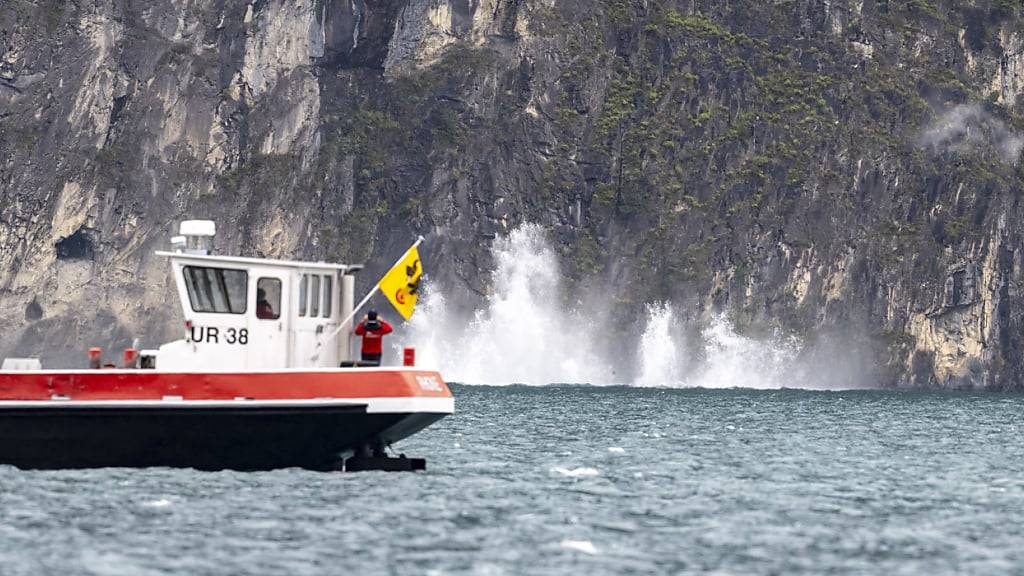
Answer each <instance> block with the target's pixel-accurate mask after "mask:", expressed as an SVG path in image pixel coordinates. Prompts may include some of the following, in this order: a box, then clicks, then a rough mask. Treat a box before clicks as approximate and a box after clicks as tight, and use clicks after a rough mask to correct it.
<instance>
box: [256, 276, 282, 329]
mask: <svg viewBox="0 0 1024 576" xmlns="http://www.w3.org/2000/svg"><path fill="white" fill-rule="evenodd" d="M256 317H257V318H259V319H260V320H277V319H278V318H280V317H281V281H280V280H278V279H277V278H260V279H259V280H258V281H257V282H256Z"/></svg>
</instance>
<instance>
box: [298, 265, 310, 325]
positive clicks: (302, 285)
mask: <svg viewBox="0 0 1024 576" xmlns="http://www.w3.org/2000/svg"><path fill="white" fill-rule="evenodd" d="M307 278H309V276H308V275H307V274H303V275H302V280H299V316H305V315H306V298H307V294H306V284H307V282H306V279H307Z"/></svg>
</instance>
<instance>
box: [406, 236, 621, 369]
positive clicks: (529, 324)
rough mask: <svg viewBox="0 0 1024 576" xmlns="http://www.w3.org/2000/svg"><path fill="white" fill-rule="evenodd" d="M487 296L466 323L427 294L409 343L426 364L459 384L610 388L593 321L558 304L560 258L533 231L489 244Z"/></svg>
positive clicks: (442, 301) (410, 327)
mask: <svg viewBox="0 0 1024 576" xmlns="http://www.w3.org/2000/svg"><path fill="white" fill-rule="evenodd" d="M492 250H493V253H494V259H495V264H496V267H495V270H494V272H493V274H492V278H491V280H492V285H493V294H491V295H490V297H489V298H488V300H487V305H486V306H485V307H484V308H482V309H480V310H478V311H477V312H476V313H475V314H474V315H473V317H472V318H470V319H468V320H461V319H459V318H458V314H456V313H449V310H448V306H446V301H445V298H444V296H443V295H442V294H438V293H436V292H431V291H430V290H427V291H425V292H427V294H426V295H425V297H424V304H423V309H422V310H421V311H419V312H418V313H417V315H416V316H414V320H413V322H411V323H410V324H409V325H408V333H407V334H408V337H407V338H406V340H407V341H412V342H413V343H414V344H415V345H416V347H417V350H418V352H417V353H418V354H422V356H421V358H422V361H423V363H424V364H425V365H432V366H438V367H440V368H441V369H442V371H443V373H444V374H445V376H446V377H447V378H448V379H450V380H453V381H457V382H476V383H487V384H517V383H518V384H550V383H589V384H607V383H611V382H612V379H613V377H614V371H613V369H612V367H611V365H610V364H609V363H607V362H605V361H604V360H603V359H602V358H601V356H600V355H599V354H598V353H597V349H598V348H597V346H596V342H595V339H594V335H596V334H600V333H601V326H600V325H599V323H598V322H597V321H596V320H594V319H592V318H588V317H587V316H585V315H584V314H582V313H581V311H579V310H574V309H566V307H565V306H563V305H562V286H561V279H562V276H561V273H560V270H559V268H558V260H557V258H556V256H555V253H554V251H553V250H552V248H551V245H550V244H549V243H548V242H547V239H546V237H545V235H544V232H543V230H542V229H541V228H540V227H539V226H531V225H527V226H523V227H521V228H519V229H517V230H515V231H514V232H512V233H511V234H509V235H508V236H507V237H505V238H499V239H497V240H496V241H495V243H494V246H493V247H492Z"/></svg>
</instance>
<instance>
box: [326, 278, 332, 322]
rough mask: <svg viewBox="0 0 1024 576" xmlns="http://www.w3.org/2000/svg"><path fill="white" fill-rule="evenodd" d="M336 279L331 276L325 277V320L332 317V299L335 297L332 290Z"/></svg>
mask: <svg viewBox="0 0 1024 576" xmlns="http://www.w3.org/2000/svg"><path fill="white" fill-rule="evenodd" d="M333 284H334V279H333V278H331V277H330V276H324V318H330V317H331V304H332V302H331V299H332V297H333V295H332V292H331V289H332V288H333V286H332V285H333Z"/></svg>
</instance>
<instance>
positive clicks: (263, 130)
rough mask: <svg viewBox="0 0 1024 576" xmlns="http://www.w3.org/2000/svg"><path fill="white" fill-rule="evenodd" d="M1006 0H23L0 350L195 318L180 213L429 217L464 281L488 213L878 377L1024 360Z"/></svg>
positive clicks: (306, 234) (0, 22)
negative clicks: (182, 302) (185, 282)
mask: <svg viewBox="0 0 1024 576" xmlns="http://www.w3.org/2000/svg"><path fill="white" fill-rule="evenodd" d="M1021 11H1022V9H1021V8H1020V6H1019V3H1016V2H1012V1H1009V0H991V1H988V0H978V1H977V2H972V3H949V2H938V1H935V0H908V1H895V0H889V1H881V0H879V1H871V0H862V1H855V0H847V1H843V0H835V1H812V0H795V1H793V2H787V3H782V4H777V5H772V4H770V3H762V2H752V1H746V0H744V1H739V2H729V3H721V2H703V1H694V0H691V1H677V2H654V1H629V0H472V1H470V0H405V1H399V0H384V1H382V2H364V1H362V0H348V1H341V0H290V1H283V0H267V1H257V2H251V3H250V2H243V1H238V2H236V1H230V0H153V1H151V2H142V3H140V2H129V1H124V0H122V1H112V0H92V1H88V2H86V1H72V2H64V1H60V0H39V1H38V2H28V1H26V0H8V1H7V2H4V3H3V5H2V6H0V356H3V355H14V354H41V355H42V356H43V357H44V358H54V357H58V356H75V357H77V356H80V355H81V353H80V350H81V348H82V347H83V346H85V345H86V344H87V343H94V342H95V343H100V344H106V345H110V344H117V345H122V344H123V343H125V342H126V341H130V339H131V337H132V336H138V335H142V336H145V337H146V338H147V341H148V342H156V341H160V340H165V339H170V338H173V337H176V336H177V332H178V330H177V329H176V328H175V325H176V323H177V322H179V321H180V318H179V314H178V312H177V311H176V310H175V305H173V304H169V303H168V296H169V293H168V291H167V289H166V282H167V270H166V265H165V263H164V262H163V261H161V260H160V259H158V258H156V257H155V256H153V254H152V252H153V251H154V250H156V249H158V248H161V247H163V246H164V245H165V243H166V241H167V238H168V237H169V236H170V235H171V233H172V232H173V227H174V224H175V222H177V221H178V220H180V219H183V218H186V217H196V216H204V217H206V216H208V217H211V218H214V219H216V220H217V222H218V225H219V226H220V229H221V231H222V234H221V236H220V237H219V239H218V243H219V247H220V248H222V249H224V250H230V251H239V252H242V253H248V254H258V255H265V256H299V257H314V258H323V259H332V260H349V261H362V260H370V261H377V260H379V261H380V262H378V264H382V263H384V262H385V261H386V260H387V259H388V258H391V257H393V256H394V255H395V254H396V253H397V252H398V251H400V250H401V248H402V247H403V245H404V244H406V243H407V242H408V241H409V240H410V239H411V238H412V237H413V235H414V234H415V233H423V234H426V235H428V236H430V237H431V240H432V241H431V242H430V244H429V245H430V248H429V252H430V257H431V263H432V270H431V273H432V276H433V277H434V278H435V279H436V280H439V281H440V282H441V283H443V284H446V285H449V286H457V287H462V288H465V289H467V290H468V291H469V292H470V293H477V294H485V293H486V292H487V291H488V289H489V287H488V286H487V285H486V280H485V279H486V278H487V275H486V274H481V271H482V270H486V269H488V268H489V267H490V266H491V263H490V262H489V256H488V252H487V250H486V246H487V243H488V239H490V238H494V237H495V236H497V235H501V234H504V233H505V232H506V231H508V230H510V229H511V228H513V227H515V226H516V225H518V224H519V223H523V222H537V223H540V224H542V225H544V226H545V227H547V228H548V229H550V230H551V236H552V239H554V240H555V241H556V242H557V243H558V244H559V247H560V251H561V254H562V257H563V260H564V262H563V264H564V268H565V270H567V272H568V273H569V274H570V276H571V278H572V281H573V283H574V286H576V285H578V286H581V287H588V286H589V287H595V286H596V287H603V290H604V291H605V293H606V295H607V298H606V302H607V304H608V306H609V308H611V309H612V310H613V314H615V315H618V316H619V317H621V318H625V317H628V315H629V314H631V313H632V312H635V311H636V310H637V309H638V308H639V307H640V306H642V304H643V303H644V302H651V301H656V300H657V301H672V302H674V303H676V305H677V306H678V307H679V308H681V309H683V310H688V311H689V312H690V314H691V315H692V316H693V317H694V318H697V319H699V318H701V317H706V316H707V315H708V314H710V313H711V312H713V311H719V310H727V311H729V312H730V313H731V314H732V315H733V317H734V318H735V319H736V320H737V323H738V324H739V326H740V327H741V329H743V330H745V331H749V332H753V333H756V332H759V331H763V330H766V329H782V330H784V331H787V332H792V333H797V334H801V335H803V336H804V337H805V338H807V339H808V340H810V341H814V340H815V339H816V338H829V337H832V336H834V335H835V334H842V335H843V336H842V337H843V338H844V339H845V340H847V341H849V342H850V345H851V346H856V347H859V348H862V349H864V350H867V351H868V353H869V355H870V356H871V357H873V358H874V359H875V360H876V362H877V366H876V374H875V377H876V378H877V379H878V381H880V382H882V383H886V384H899V385H946V386H987V387H992V388H1007V387H1019V386H1020V384H1019V383H1020V382H1024V380H1022V379H1021V376H1022V372H1024V358H1022V356H1021V342H1020V336H1019V334H1020V331H1021V324H1022V321H1021V316H1022V313H1024V305H1022V303H1021V301H1020V298H1019V296H1018V292H1019V290H1020V286H1021V265H1022V263H1021V252H1020V250H1019V249H1018V247H1019V246H1020V240H1021V234H1022V231H1024V226H1022V225H1021V224H1020V222H1021V221H1022V219H1021V216H1022V213H1021V212H1022V207H1021V206H1020V202H1019V198H1020V191H1021V186H1022V183H1024V169H1022V168H1021V165H1020V162H1019V159H1020V158H1019V157H1020V152H1021V147H1022V144H1024V139H1022V137H1021V136H1020V135H1019V134H1020V133H1022V132H1024V120H1022V118H1021V116H1020V113H1021V112H1022V106H1024V100H1022V96H1021V95H1022V93H1024V33H1022V32H1021V30H1024V27H1022V24H1024V19H1022V15H1021V14H1020V12H1021ZM394 231H403V233H401V234H394V233H393V232H394ZM378 271H379V270H375V269H371V270H369V271H368V275H373V274H376V273H377V272H378ZM608 287H611V288H608Z"/></svg>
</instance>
